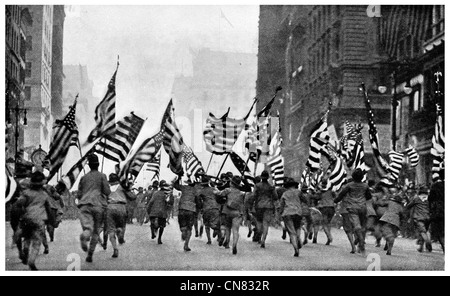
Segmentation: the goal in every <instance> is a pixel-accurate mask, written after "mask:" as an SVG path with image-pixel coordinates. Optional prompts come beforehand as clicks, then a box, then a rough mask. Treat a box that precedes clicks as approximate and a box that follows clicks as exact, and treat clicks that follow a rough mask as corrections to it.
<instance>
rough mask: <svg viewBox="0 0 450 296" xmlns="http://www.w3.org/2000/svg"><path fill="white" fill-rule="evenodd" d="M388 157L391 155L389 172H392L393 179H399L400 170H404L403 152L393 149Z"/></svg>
mask: <svg viewBox="0 0 450 296" xmlns="http://www.w3.org/2000/svg"><path fill="white" fill-rule="evenodd" d="M388 157H389V172H390V173H391V176H392V177H393V179H394V180H395V181H397V180H398V177H399V176H400V171H401V170H402V167H403V160H404V156H403V153H400V152H396V151H393V150H391V151H389V152H388Z"/></svg>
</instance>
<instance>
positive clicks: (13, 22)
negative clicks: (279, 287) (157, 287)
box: [0, 1, 446, 293]
mask: <svg viewBox="0 0 450 296" xmlns="http://www.w3.org/2000/svg"><path fill="white" fill-rule="evenodd" d="M11 2H15V1H11ZM63 2H68V3H67V4H66V3H61V2H60V3H59V4H50V3H48V1H45V2H43V3H39V2H36V3H35V4H33V5H24V4H17V5H16V4H14V3H10V4H5V5H3V9H4V15H5V20H4V22H3V23H4V24H5V31H4V32H5V35H4V36H5V64H4V66H5V67H4V69H5V72H4V73H5V89H4V91H5V104H4V105H2V106H3V107H4V112H2V114H4V123H5V125H4V132H5V137H4V140H5V141H4V145H5V146H4V149H2V152H3V151H4V155H2V156H0V159H1V160H2V161H3V160H4V161H5V177H4V178H3V180H4V181H2V182H4V186H3V188H5V206H4V209H5V210H4V211H3V212H2V214H1V217H2V219H4V221H3V222H2V226H1V228H0V229H2V233H3V234H2V235H3V238H2V241H3V246H2V250H1V251H2V254H3V255H0V257H2V258H1V262H4V265H3V266H2V267H0V269H3V268H4V271H5V273H9V272H17V271H19V272H20V274H21V275H28V274H39V273H42V272H43V271H46V272H57V273H58V274H67V273H70V272H73V271H79V272H81V273H82V274H83V272H109V271H111V272H117V273H124V274H127V273H129V272H149V273H150V274H151V272H181V273H182V274H187V275H189V274H190V273H191V272H192V273H193V274H194V273H195V274H201V275H205V274H206V275H216V274H218V275H220V274H221V273H222V272H226V273H228V274H233V272H236V273H235V275H239V274H241V272H242V274H252V273H254V272H267V273H265V274H269V275H270V274H271V273H272V272H286V274H289V275H296V274H301V273H304V272H311V271H314V272H324V271H332V272H358V274H367V273H368V272H371V271H381V272H385V271H386V272H396V274H397V273H400V274H402V273H403V272H405V273H408V272H430V273H433V272H438V273H439V272H441V273H442V272H445V239H444V237H445V218H444V217H445V207H444V204H445V201H444V199H445V197H444V191H445V185H444V184H445V104H444V102H445V100H444V94H445V80H446V79H445V78H446V77H445V63H444V60H445V59H444V55H445V51H444V44H445V41H444V40H445V6H444V5H443V1H441V2H442V5H435V4H429V5H428V4H426V3H425V1H422V2H423V3H408V2H405V1H402V4H398V5H361V4H336V5H331V4H330V5H325V4H321V5H314V3H311V2H309V3H306V2H305V3H302V2H298V3H295V4H294V3H291V2H289V3H286V4H285V3H282V2H280V3H273V4H270V5H269V4H263V3H258V2H245V1H244V2H242V3H236V2H233V3H232V4H227V3H214V2H211V3H210V4H208V3H202V4H191V3H189V2H186V3H185V4H183V3H177V4H171V5H167V4H162V3H158V5H156V4H150V3H151V2H148V3H139V4H135V3H133V2H130V3H126V2H123V1H122V2H120V3H117V4H116V3H114V2H111V3H110V4H106V3H107V2H105V4H100V3H96V1H94V2H93V3H89V2H87V1H82V3H78V4H77V3H74V2H71V3H69V1H63ZM411 2H412V1H411ZM375 4H376V3H375ZM3 213H4V214H3ZM3 215H4V216H3ZM32 271H38V272H37V273H33V272H32ZM159 274H161V273H159ZM163 274H166V275H169V274H170V273H163ZM214 285H215V284H214V283H211V285H210V286H209V285H208V284H206V283H205V284H204V285H200V284H196V283H194V282H189V281H186V282H185V283H182V284H181V285H180V287H176V288H177V289H178V290H179V291H181V292H182V291H200V290H202V291H203V292H208V293H210V292H212V291H214V290H216V291H217V289H219V290H220V289H222V290H227V291H228V290H240V291H242V290H249V291H252V290H256V291H264V290H267V291H268V290H270V282H265V281H257V282H231V281H230V282H225V283H222V284H220V285H221V286H220V285H218V284H217V283H216V286H214ZM272 290H273V287H272Z"/></svg>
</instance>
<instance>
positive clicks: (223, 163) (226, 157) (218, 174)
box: [216, 152, 230, 179]
mask: <svg viewBox="0 0 450 296" xmlns="http://www.w3.org/2000/svg"><path fill="white" fill-rule="evenodd" d="M228 156H230V153H229V152H228V153H227V156H225V159H224V161H223V162H222V166H221V167H220V170H219V172H218V173H217V177H216V179H219V176H220V173H221V172H222V169H223V167H224V165H225V162H226V161H227V159H228Z"/></svg>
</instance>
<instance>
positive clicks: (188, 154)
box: [183, 145, 205, 180]
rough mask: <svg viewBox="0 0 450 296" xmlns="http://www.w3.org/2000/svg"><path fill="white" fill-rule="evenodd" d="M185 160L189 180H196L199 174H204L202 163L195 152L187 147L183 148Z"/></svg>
mask: <svg viewBox="0 0 450 296" xmlns="http://www.w3.org/2000/svg"><path fill="white" fill-rule="evenodd" d="M183 160H184V163H185V165H186V174H187V177H188V178H191V179H194V180H196V176H197V175H198V173H201V172H204V171H205V170H204V169H203V166H202V163H201V162H200V161H199V160H198V158H197V156H195V154H194V152H193V151H192V149H191V148H190V147H188V146H187V145H184V146H183Z"/></svg>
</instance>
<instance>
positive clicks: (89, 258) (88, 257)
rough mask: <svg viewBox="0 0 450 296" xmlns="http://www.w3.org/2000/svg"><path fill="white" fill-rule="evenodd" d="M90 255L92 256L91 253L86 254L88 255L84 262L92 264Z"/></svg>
mask: <svg viewBox="0 0 450 296" xmlns="http://www.w3.org/2000/svg"><path fill="white" fill-rule="evenodd" d="M92 255H93V253H91V252H89V253H88V255H87V257H86V262H88V263H92Z"/></svg>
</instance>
